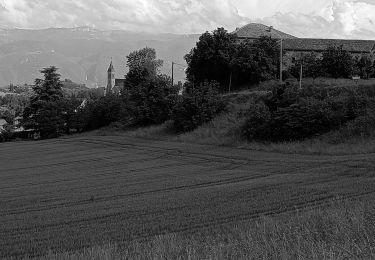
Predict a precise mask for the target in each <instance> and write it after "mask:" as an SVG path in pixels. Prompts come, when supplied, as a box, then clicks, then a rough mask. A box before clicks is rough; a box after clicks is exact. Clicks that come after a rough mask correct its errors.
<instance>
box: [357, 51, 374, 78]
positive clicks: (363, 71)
mask: <svg viewBox="0 0 375 260" xmlns="http://www.w3.org/2000/svg"><path fill="white" fill-rule="evenodd" d="M356 68H357V71H358V74H359V76H360V77H361V78H364V79H368V78H369V77H371V76H372V75H373V74H374V67H373V63H372V59H371V57H370V56H369V55H363V56H362V57H361V58H360V59H359V60H357V62H356Z"/></svg>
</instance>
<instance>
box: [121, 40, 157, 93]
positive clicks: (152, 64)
mask: <svg viewBox="0 0 375 260" xmlns="http://www.w3.org/2000/svg"><path fill="white" fill-rule="evenodd" d="M126 59H127V62H126V64H127V66H128V68H129V72H128V73H127V75H126V77H125V79H126V81H125V86H126V87H133V86H136V85H138V84H139V83H140V82H142V81H143V80H145V79H146V78H148V77H154V76H156V75H157V74H158V73H159V70H160V67H161V66H162V65H163V61H162V60H159V59H156V51H155V49H152V48H148V47H146V48H143V49H141V50H138V51H133V52H131V53H130V54H129V55H128V56H127V57H126Z"/></svg>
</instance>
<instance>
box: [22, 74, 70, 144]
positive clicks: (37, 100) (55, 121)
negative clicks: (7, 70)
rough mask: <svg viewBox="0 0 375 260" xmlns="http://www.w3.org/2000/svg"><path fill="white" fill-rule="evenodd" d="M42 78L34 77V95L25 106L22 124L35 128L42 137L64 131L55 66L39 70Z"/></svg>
mask: <svg viewBox="0 0 375 260" xmlns="http://www.w3.org/2000/svg"><path fill="white" fill-rule="evenodd" d="M41 73H42V74H43V75H44V79H36V80H35V86H34V87H33V90H34V96H33V97H32V98H31V99H30V104H29V106H28V107H26V108H25V111H24V114H23V117H24V122H23V125H24V127H25V128H26V129H37V130H39V131H40V133H41V136H42V137H50V136H58V135H60V134H62V133H63V132H64V123H65V122H64V120H63V112H64V111H63V107H62V106H61V105H60V103H61V102H62V100H63V91H62V88H61V87H62V83H61V81H60V75H59V74H58V73H57V68H55V67H49V68H45V69H43V70H42V71H41Z"/></svg>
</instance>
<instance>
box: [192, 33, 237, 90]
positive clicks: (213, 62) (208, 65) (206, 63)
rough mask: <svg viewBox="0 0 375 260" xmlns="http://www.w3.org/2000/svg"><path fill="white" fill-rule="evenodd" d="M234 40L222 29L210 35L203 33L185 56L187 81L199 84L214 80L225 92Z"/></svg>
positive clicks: (232, 36) (228, 79) (229, 73)
mask: <svg viewBox="0 0 375 260" xmlns="http://www.w3.org/2000/svg"><path fill="white" fill-rule="evenodd" d="M235 47H236V38H235V36H234V35H232V34H229V33H228V32H227V31H226V30H225V29H224V28H218V29H217V30H215V31H213V32H212V33H209V32H205V33H204V34H202V35H201V36H200V37H199V41H198V42H197V44H196V46H195V47H194V48H193V49H192V50H191V51H190V53H189V54H187V55H185V60H186V62H187V64H188V68H187V70H186V75H187V79H188V80H189V81H190V82H193V83H195V84H199V83H201V82H204V81H205V80H216V81H217V82H219V83H220V85H221V89H223V90H226V89H227V87H228V85H229V81H230V75H231V69H230V61H231V60H232V57H233V56H234V53H235Z"/></svg>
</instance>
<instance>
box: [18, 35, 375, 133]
mask: <svg viewBox="0 0 375 260" xmlns="http://www.w3.org/2000/svg"><path fill="white" fill-rule="evenodd" d="M126 60H127V62H126V65H127V67H128V68H129V70H128V73H127V74H126V75H125V81H124V86H123V88H122V89H121V95H113V94H109V95H107V96H105V97H97V96H91V95H88V96H86V101H85V102H83V103H82V101H83V99H82V96H80V97H79V96H76V95H66V94H64V92H63V90H62V81H61V80H60V75H59V74H58V72H57V68H56V67H53V66H52V67H49V68H45V69H43V70H42V71H41V73H42V74H43V78H42V79H36V80H35V85H34V87H33V92H34V95H33V96H32V97H31V98H30V100H29V102H28V105H27V107H26V108H25V109H24V111H23V121H22V125H23V127H24V128H25V129H26V130H36V131H39V132H40V135H41V137H42V138H50V137H56V136H59V135H63V134H69V133H75V132H83V131H90V130H94V129H98V128H101V127H104V126H108V125H110V124H112V123H115V122H117V123H119V124H120V125H121V126H122V127H123V128H133V127H139V126H148V125H153V124H161V123H164V122H166V121H171V122H172V127H173V130H174V131H176V132H184V131H191V130H193V129H195V128H196V127H198V126H200V125H201V124H203V123H205V122H208V121H210V120H212V119H213V118H214V117H215V116H216V115H217V114H218V113H220V112H222V111H225V110H226V105H225V102H224V101H223V97H222V95H221V93H223V92H227V91H228V90H229V91H232V90H236V89H239V88H241V87H242V86H243V85H246V84H256V83H259V82H261V81H265V80H270V79H275V78H277V77H278V75H279V70H280V67H279V64H280V46H279V42H278V41H277V40H275V39H272V38H269V37H261V38H259V39H255V40H251V41H250V40H243V41H238V40H237V39H236V38H235V36H234V35H232V34H230V33H228V32H227V31H226V30H225V29H223V28H218V29H217V30H215V31H213V32H212V33H209V32H206V33H204V34H202V35H201V37H200V38H199V41H198V42H197V44H196V46H195V47H194V48H193V49H192V50H191V51H190V52H189V53H188V54H187V55H186V56H185V60H186V62H187V64H188V68H187V70H186V75H187V81H186V82H185V84H184V86H183V91H182V93H181V89H179V88H178V87H177V86H176V85H173V84H172V81H171V78H170V77H169V76H168V75H165V74H162V73H160V68H161V66H162V64H163V61H162V60H160V59H158V58H157V55H156V51H155V50H154V49H152V48H147V47H146V48H143V49H140V50H137V51H133V52H131V53H130V54H129V55H128V56H127V57H126ZM301 62H303V66H304V68H305V75H306V76H311V77H317V76H319V75H321V74H322V73H325V74H326V75H330V76H333V77H341V76H349V75H351V74H352V73H353V71H354V69H353V67H354V65H356V66H357V67H358V68H359V69H358V70H359V71H362V72H363V73H366V75H370V74H371V73H372V70H371V69H370V68H368V67H369V66H370V62H369V61H368V60H367V58H366V57H365V56H364V57H363V58H361V59H359V60H358V61H357V62H354V59H353V57H352V56H351V55H350V54H349V53H348V52H346V51H345V50H343V48H342V47H332V48H328V49H327V50H326V51H325V52H324V53H323V54H322V57H318V56H317V55H316V54H314V53H311V54H308V55H306V56H305V57H304V59H303V60H302V61H301ZM298 65H299V64H298V63H296V65H295V66H292V67H291V68H290V71H289V73H290V74H295V73H296V71H297V69H296V68H297V67H298ZM361 66H362V67H361ZM370 67H372V64H371V66H370ZM284 76H285V75H284ZM277 93H278V92H277ZM296 95H297V96H298V95H299V94H296ZM271 99H272V98H271ZM279 100H282V99H281V98H279ZM288 102H289V101H288ZM264 104H265V105H266V106H267V111H268V112H267V113H263V112H264V111H263V112H262V110H261V109H262V108H259V107H256V109H253V110H252V111H253V112H252V114H253V115H257V113H259V114H260V115H262V116H265V115H272V116H274V115H276V114H275V113H276V111H279V110H280V109H281V108H282V109H284V107H283V106H281V107H280V109H279V108H278V107H276V109H273V108H272V107H273V106H269V104H272V103H270V101H265V102H264ZM293 104H294V103H293ZM293 104H289V103H288V105H287V107H288V106H289V105H293ZM301 104H302V103H301ZM305 105H306V104H305V103H303V106H304V107H305ZM263 107H264V106H263ZM314 108H315V107H314ZM316 108H319V106H316ZM308 109H310V110H309V111H312V110H311V107H308ZM270 112H271V114H270ZM292 112H293V111H292ZM288 113H289V112H288ZM249 120H250V119H249ZM251 120H252V119H251ZM251 120H250V121H251ZM254 120H255V121H256V120H258V119H256V118H255V119H254ZM262 120H264V119H262ZM314 120H315V119H314ZM314 120H312V121H314ZM250 121H247V122H250ZM344 121H345V120H343V121H340V122H344ZM272 122H278V121H277V120H276V121H275V120H273V121H272ZM280 122H281V121H280ZM283 122H284V121H283ZM314 122H315V121H314ZM261 125H262V124H261ZM276 125H279V124H278V123H277V124H276ZM253 126H254V124H253V123H251V124H250V126H249V127H246V129H247V130H246V131H245V132H246V133H247V134H245V136H247V137H248V138H250V139H251V137H249V136H252V135H253V133H252V132H251V131H253V130H251V127H253ZM269 126H270V125H268V126H267V128H269ZM259 127H260V129H261V126H259ZM249 129H250V130H249ZM249 131H250V132H249ZM319 131H320V130H319ZM260 132H263V133H264V131H263V130H262V131H260ZM276 132H277V131H276ZM249 133H251V134H249ZM255 135H256V134H255ZM301 136H305V135H303V134H301ZM306 136H308V134H306ZM272 138H273V137H272ZM276 139H277V138H276Z"/></svg>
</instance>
